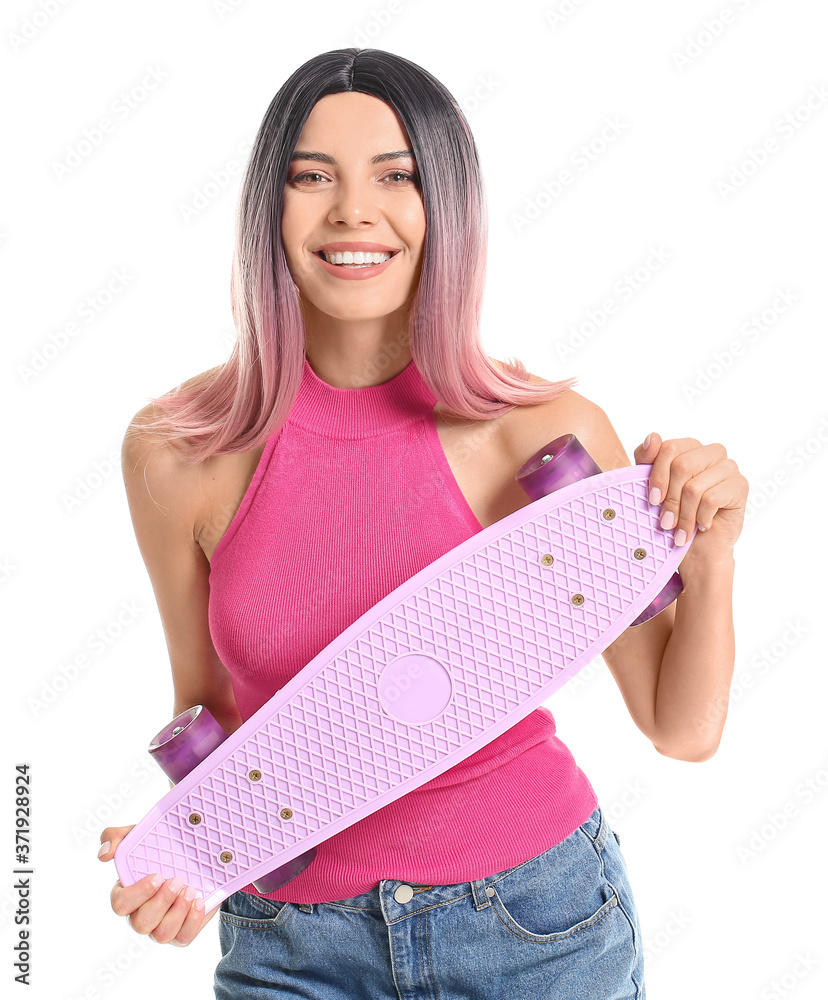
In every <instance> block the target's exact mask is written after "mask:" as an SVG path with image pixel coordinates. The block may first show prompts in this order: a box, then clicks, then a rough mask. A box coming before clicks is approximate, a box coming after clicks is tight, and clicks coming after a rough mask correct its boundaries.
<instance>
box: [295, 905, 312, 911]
mask: <svg viewBox="0 0 828 1000" xmlns="http://www.w3.org/2000/svg"><path fill="white" fill-rule="evenodd" d="M296 905H297V907H298V908H299V909H300V910H302V911H303V912H304V913H313V907H314V904H313V903H297V904H296Z"/></svg>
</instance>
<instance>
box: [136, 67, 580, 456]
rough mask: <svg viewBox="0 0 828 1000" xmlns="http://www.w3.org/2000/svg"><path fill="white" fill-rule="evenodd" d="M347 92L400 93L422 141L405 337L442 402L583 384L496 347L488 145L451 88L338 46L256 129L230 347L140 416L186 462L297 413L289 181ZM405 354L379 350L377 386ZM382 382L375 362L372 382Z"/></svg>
mask: <svg viewBox="0 0 828 1000" xmlns="http://www.w3.org/2000/svg"><path fill="white" fill-rule="evenodd" d="M343 91H360V92H362V93H365V94H371V95H373V96H374V97H378V98H379V99H380V100H382V101H384V102H385V103H386V104H388V105H389V106H390V107H391V108H392V109H393V110H394V111H395V112H396V114H397V115H398V116H399V119H400V122H401V124H402V127H403V128H404V129H405V131H406V132H407V133H408V137H409V140H410V144H411V149H412V150H413V152H414V157H415V161H416V164H417V170H418V173H419V177H420V186H421V193H422V198H423V204H424V208H425V217H426V238H425V245H424V248H423V262H422V270H421V273H420V281H419V285H418V287H417V290H416V292H415V294H414V297H413V299H412V302H411V306H410V310H409V318H408V329H407V331H406V334H407V337H408V343H409V349H410V351H411V356H412V358H413V361H414V364H415V365H416V366H417V368H418V369H419V371H420V372H421V374H422V376H423V379H424V380H425V382H426V383H427V384H428V386H429V388H430V389H431V391H432V392H433V393H434V395H435V396H436V397H437V399H438V400H439V401H440V402H441V403H442V404H443V406H444V407H446V409H447V410H449V411H450V412H452V413H455V414H457V415H458V416H461V417H464V418H466V419H474V420H488V419H491V418H493V417H497V416H500V415H501V414H502V413H504V412H506V411H507V410H509V409H511V408H512V407H513V406H521V405H529V404H537V403H541V402H545V401H547V400H551V399H555V398H557V397H559V396H562V395H564V393H565V392H566V391H567V390H568V389H570V388H571V387H572V385H573V384H575V383H576V382H577V378H575V377H572V378H568V379H564V380H562V381H560V382H548V381H545V380H544V381H536V382H531V381H529V374H528V372H527V370H526V368H525V367H524V365H523V364H522V363H521V362H520V361H517V360H514V359H510V360H509V361H506V362H501V363H500V364H501V365H502V368H501V367H498V366H497V365H496V364H495V363H493V361H492V360H491V359H490V358H489V357H488V356H487V355H486V354H485V353H484V351H483V348H482V345H481V343H480V312H481V303H482V299H483V290H484V279H485V271H486V243H487V239H488V225H487V209H486V201H485V194H484V187H483V180H482V177H481V174H480V164H479V160H478V154H477V147H476V145H475V142H474V138H473V136H472V134H471V130H470V129H469V126H468V123H467V121H466V118H465V116H464V115H463V112H462V110H461V109H460V107H459V106H458V104H457V102H456V101H455V100H454V98H453V97H452V95H451V94H450V93H449V92H448V90H447V89H446V88H445V87H444V86H443V85H442V84H441V83H440V82H439V81H438V80H437V79H435V77H433V76H432V75H431V74H430V73H428V72H427V71H426V70H424V69H422V68H421V67H420V66H418V65H417V64H416V63H413V62H411V61H409V60H408V59H404V58H403V57H402V56H399V55H395V54H393V53H391V52H386V51H383V50H381V49H359V48H345V49H334V50H332V51H330V52H324V53H322V54H321V55H318V56H315V57H314V58H313V59H309V60H308V61H307V62H305V63H304V64H303V65H302V66H300V67H299V68H298V69H297V70H295V71H294V73H293V74H292V75H291V76H290V77H289V78H288V80H287V81H286V82H285V83H284V84H283V86H282V87H281V89H280V90H279V92H278V93H277V94H276V96H275V97H274V98H273V100H272V101H271V103H270V106H269V107H268V109H267V112H266V113H265V116H264V119H263V120H262V123H261V125H260V127H259V131H258V133H257V135H256V139H255V142H254V144H253V148H252V150H251V153H250V160H249V163H248V165H247V170H246V172H245V175H244V180H243V182H242V188H241V193H240V196H239V202H238V208H237V212H236V232H235V248H234V255H233V266H232V279H231V297H232V313H233V319H234V322H235V325H236V330H237V333H238V337H237V339H236V342H235V344H234V346H233V350H232V352H231V354H230V357H229V358H228V360H227V361H226V362H225V363H224V364H222V365H219V366H218V367H217V368H213V369H211V370H210V371H209V372H206V373H203V374H202V375H200V376H197V377H196V378H194V379H190V380H189V382H186V383H182V384H181V385H179V386H177V387H176V388H175V389H173V390H171V391H170V392H168V393H165V394H164V395H162V396H159V397H155V398H153V399H151V403H153V404H155V415H154V416H153V418H152V419H149V420H145V421H143V422H142V423H141V425H140V426H141V427H143V428H144V429H147V428H151V429H153V430H156V431H159V432H161V433H162V434H163V435H164V436H167V437H169V438H171V439H173V440H174V441H175V442H176V444H178V445H183V444H184V442H186V443H187V449H186V451H185V453H184V457H185V459H186V460H187V461H193V462H199V461H202V460H204V459H206V458H207V457H209V456H210V455H213V454H226V453H232V452H243V451H251V450H252V449H254V448H256V447H257V446H258V445H260V444H263V443H264V442H265V441H266V440H267V438H268V437H269V436H270V435H271V434H273V433H274V432H275V431H277V430H278V429H279V428H280V427H281V425H282V424H283V423H284V421H285V420H286V419H287V417H288V414H289V413H290V410H291V407H292V405H293V401H294V400H295V398H296V394H297V392H298V390H299V385H300V382H301V379H302V369H303V363H304V362H303V357H304V350H305V329H304V319H303V316H302V310H301V304H300V299H299V292H298V290H297V288H296V286H295V285H294V283H293V279H292V277H291V274H290V271H289V270H288V266H287V261H286V258H285V253H284V248H283V245H282V234H281V216H282V196H283V189H284V186H285V182H286V179H287V175H288V171H289V169H290V157H291V154H292V153H293V151H294V149H295V148H296V144H297V142H298V139H299V135H300V133H301V131H302V128H303V126H304V124H305V121H306V120H307V117H308V115H309V114H310V113H311V111H312V109H313V107H314V105H315V104H316V103H317V101H319V100H320V99H321V98H322V97H324V96H326V95H327V94H336V93H341V92H343ZM393 360H394V359H393V357H390V356H388V355H387V354H386V356H385V357H384V358H383V357H379V356H378V357H377V359H376V365H375V366H374V367H375V369H376V371H375V373H374V374H373V383H376V381H377V378H376V374H377V373H381V371H382V369H383V367H387V366H388V365H389V364H390V363H391V362H393ZM371 379H372V376H371V374H370V373H368V372H366V384H372V383H371ZM130 426H131V427H132V426H138V425H137V424H134V423H133V424H131V425H130Z"/></svg>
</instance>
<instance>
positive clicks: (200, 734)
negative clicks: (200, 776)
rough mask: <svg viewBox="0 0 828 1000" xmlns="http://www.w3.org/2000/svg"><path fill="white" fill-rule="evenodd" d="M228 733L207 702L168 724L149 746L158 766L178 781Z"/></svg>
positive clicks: (173, 780)
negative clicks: (208, 707) (207, 706)
mask: <svg viewBox="0 0 828 1000" xmlns="http://www.w3.org/2000/svg"><path fill="white" fill-rule="evenodd" d="M226 739H227V733H225V731H224V730H223V729H222V728H221V726H220V725H219V724H218V723H217V722H216V720H215V719H214V718H213V716H212V715H211V714H210V713H209V712H208V711H207V709H206V708H205V707H204V706H203V705H195V706H194V707H193V708H188V709H187V711H186V712H182V713H181V714H180V715H176V717H175V718H174V719H173V720H172V722H170V723H168V724H167V725H166V726H164V728H163V729H162V730H161V732H160V733H158V734H157V735H156V736H155V737H154V738H153V740H152V742H151V743H150V745H149V747H147V749H148V750H149V752H150V753H151V754H152V756H153V757H154V758H155V760H156V762H157V764H158V766H159V767H160V768H161V770H162V771H163V772H164V774H166V775H167V777H168V778H169V779H170V780H171V781H172V782H173V783H174V784H176V785H177V784H178V782H179V781H181V779H182V778H183V777H184V775H185V774H189V773H190V771H192V769H193V768H194V767H195V766H196V764H200V763H201V762H202V761H203V760H204V758H205V757H208V756H209V755H210V754H211V753H212V752H213V751H214V750H215V749H216V747H217V746H219V744H221V743H223V742H224V741H225V740H226Z"/></svg>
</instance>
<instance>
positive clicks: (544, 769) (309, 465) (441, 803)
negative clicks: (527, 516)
mask: <svg viewBox="0 0 828 1000" xmlns="http://www.w3.org/2000/svg"><path fill="white" fill-rule="evenodd" d="M436 402H437V399H436V397H435V396H434V394H433V392H432V391H431V390H430V389H429V387H428V386H427V384H426V383H425V381H424V379H423V377H422V375H421V374H420V371H419V370H418V368H417V367H416V365H415V363H414V361H413V360H412V361H410V362H409V363H408V364H407V365H406V367H405V368H403V369H402V371H400V372H399V373H398V374H397V375H395V376H394V377H393V378H391V379H389V380H388V381H386V382H383V383H381V384H379V385H371V386H365V387H362V388H356V389H343V388H337V387H335V386H332V385H329V384H328V383H326V382H324V381H323V380H322V379H320V378H319V376H318V375H317V374H316V373H315V372H314V370H313V368H312V367H311V366H310V364H309V362H308V359H307V357H305V359H304V362H303V373H302V380H301V384H300V388H299V390H298V394H297V397H296V399H295V401H294V403H293V406H292V408H291V412H290V414H289V416H288V419H287V421H286V422H285V423H284V424H283V425H282V427H280V428H279V429H278V430H277V431H276V432H275V433H274V434H273V435H272V436H271V437H270V438H268V440H267V442H266V444H265V447H264V450H263V452H262V455H261V458H260V460H259V463H258V465H257V467H256V470H255V472H254V475H253V478H252V480H251V482H250V485H249V487H248V489H247V491H246V492H245V494H244V497H243V499H242V502H241V504H240V506H239V508H238V510H237V511H236V513H235V515H234V517H233V519H232V521H231V523H230V525H229V527H228V529H227V531H226V532H225V534H224V535H223V536H222V538H221V540H220V541H219V543H218V545H217V547H216V549H215V551H214V553H213V557H212V561H211V567H210V595H209V608H208V614H209V627H210V634H211V636H212V639H213V644H214V646H215V649H216V652H217V653H218V655H219V658H220V659H221V661H222V663H223V664H224V666H225V667H226V668H227V670H228V672H229V674H230V677H231V680H232V685H233V692H234V695H235V699H236V703H237V706H238V708H239V712H240V714H241V717H242V719H243V720H246V719H248V718H249V717H250V716H251V715H253V714H254V713H255V712H256V711H257V710H258V709H259V708H260V707H261V706H262V705H263V704H264V703H265V702H266V701H267V700H268V699H269V698H270V697H271V696H272V695H273V694H274V693H275V692H276V691H278V690H279V689H280V688H281V687H283V686H284V685H285V684H286V683H287V682H288V681H289V680H290V679H291V678H292V677H293V676H294V675H295V674H296V673H298V672H299V671H300V670H301V669H302V668H303V667H304V666H305V665H306V664H307V663H308V662H310V660H312V659H313V657H314V656H316V654H317V653H318V652H319V651H320V650H321V649H323V648H324V647H325V646H326V645H327V644H328V643H329V642H331V640H333V639H334V638H335V637H336V636H337V635H339V634H340V633H341V632H343V631H344V630H345V629H346V628H347V627H348V626H349V625H350V624H352V622H354V621H355V620H356V619H357V618H358V617H359V616H360V615H362V614H364V612H366V611H367V610H368V609H369V608H371V607H372V606H373V605H374V604H376V603H377V602H378V601H380V600H381V599H382V598H383V597H385V596H386V595H387V594H388V593H390V592H391V591H392V590H394V589H395V588H396V587H398V586H399V585H400V584H402V583H403V582H405V580H407V579H409V578H410V577H411V576H413V575H414V573H416V572H418V571H419V570H421V569H423V568H424V567H425V566H427V565H428V564H429V563H431V562H433V561H434V560H435V559H437V558H438V557H439V556H441V555H443V554H444V553H445V552H447V551H448V550H449V549H451V548H453V547H455V546H456V545H459V544H460V542H462V541H464V540H465V539H467V538H469V537H471V535H473V534H475V533H476V532H478V531H480V530H481V529H482V525H481V523H480V521H479V520H478V519H477V517H476V516H475V514H474V512H473V511H472V509H471V507H470V506H469V504H468V502H467V501H466V499H465V497H464V496H463V494H462V492H461V491H460V487H459V486H458V484H457V481H456V479H455V478H454V475H453V473H452V471H451V467H450V466H449V463H448V460H447V458H446V455H445V452H444V451H443V447H442V443H441V441H440V438H439V435H438V433H437V425H436V421H435V415H434V406H435V404H436ZM555 733H556V728H555V721H554V718H553V716H552V714H551V712H550V711H549V709H547V708H546V707H541V708H538V709H536V710H535V711H533V712H531V713H530V714H529V715H528V716H526V717H525V718H524V719H522V720H521V721H520V722H519V723H517V724H516V725H515V726H513V727H512V728H511V729H508V730H506V732H504V733H502V734H501V735H500V736H499V737H497V738H495V739H494V740H492V741H491V742H490V743H488V744H487V745H486V746H484V747H482V748H480V749H479V750H478V751H477V752H475V753H473V754H471V755H470V756H469V757H467V758H466V759H465V760H464V761H461V762H460V763H459V764H458V765H456V766H455V767H452V768H450V769H449V770H447V771H444V772H443V773H442V774H441V775H438V776H437V777H436V778H434V779H433V780H431V781H428V782H426V783H424V784H422V785H420V787H419V788H416V789H414V790H413V791H411V792H409V793H407V794H406V795H403V796H401V797H400V798H398V799H395V800H394V801H393V802H391V803H389V804H388V805H386V806H384V807H382V808H380V809H378V810H376V811H375V812H373V813H371V814H370V815H369V816H366V817H364V818H363V819H361V820H358V821H357V822H356V823H354V824H352V825H351V826H350V827H347V828H346V829H344V830H342V831H340V832H339V833H338V834H335V835H334V836H333V837H331V838H330V839H328V840H326V841H324V842H323V843H321V844H319V845H318V847H317V855H316V858H315V860H314V861H313V863H312V864H311V865H310V866H309V867H308V868H306V869H305V871H303V872H302V873H301V875H298V876H297V877H296V878H295V879H293V880H292V881H291V882H289V883H288V884H287V885H285V886H283V887H282V888H281V889H279V890H278V891H277V892H273V893H268V894H265V895H266V897H267V898H271V899H278V900H285V901H288V902H293V903H297V904H307V903H317V902H320V903H321V902H332V901H335V900H340V899H346V898H350V897H353V896H355V895H357V894H359V893H363V892H366V891H367V890H369V889H371V888H373V887H374V886H376V885H377V884H378V882H379V880H380V879H383V878H399V879H405V880H409V881H412V880H413V881H414V882H416V883H418V884H422V885H426V884H428V885H433V884H454V883H456V882H460V881H465V880H467V879H469V880H470V879H475V878H482V877H483V876H485V875H488V874H492V873H494V872H498V871H502V870H504V869H505V868H508V867H511V866H513V865H515V864H518V863H520V862H522V861H526V860H528V859H529V858H531V857H534V856H535V855H537V854H538V853H540V852H541V851H545V850H547V849H548V848H549V847H551V846H552V845H553V844H556V843H558V842H559V841H560V840H563V839H564V837H567V836H569V834H570V833H572V831H573V830H575V829H576V828H577V827H578V826H580V824H581V823H583V822H584V821H585V820H586V818H587V817H588V816H589V815H590V814H591V813H592V811H593V810H594V809H595V806H596V805H597V797H596V795H595V792H594V790H593V788H592V785H591V784H590V782H589V780H588V779H587V777H586V775H585V774H584V773H583V772H582V771H581V770H580V768H579V767H578V766H577V765H576V763H575V761H574V759H573V757H572V755H571V753H570V751H569V750H568V749H567V748H566V746H565V745H564V744H563V743H562V742H561V741H560V740H559V739H558V738H557V736H556V735H555ZM244 891H245V892H249V893H252V894H254V895H262V894H261V893H258V892H257V890H256V889H255V888H254V887H253V886H252V884H251V885H248V886H245V888H244Z"/></svg>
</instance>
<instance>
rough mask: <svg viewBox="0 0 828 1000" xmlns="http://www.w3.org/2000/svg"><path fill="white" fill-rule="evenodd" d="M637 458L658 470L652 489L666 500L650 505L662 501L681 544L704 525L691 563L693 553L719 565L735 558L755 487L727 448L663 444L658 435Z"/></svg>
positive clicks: (680, 441)
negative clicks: (746, 509) (751, 493)
mask: <svg viewBox="0 0 828 1000" xmlns="http://www.w3.org/2000/svg"><path fill="white" fill-rule="evenodd" d="M633 454H634V457H635V464H636V465H642V464H652V466H653V468H652V471H651V473H650V479H649V485H650V489H651V491H652V490H654V489H655V490H659V491H660V493H661V496H660V498H659V497H657V496H655V495H654V494H652V493H651V495H650V503H661V505H662V511H661V517H660V522H661V523H662V527H664V528H665V529H667V530H670V529H672V530H673V532H674V534H673V538H674V540H675V543H676V545H684V544H685V542H686V541H687V539H688V538H690V536H691V535H692V533H693V528H694V527H695V525H696V524H698V526H699V533H698V534H697V535H696V537H695V539H694V540H693V544H692V545H691V546H690V548H689V549H688V550H687V555H686V556H685V559H687V557H688V556H689V555H690V553H691V552H692V553H693V555H694V558H695V559H698V558H709V559H712V560H714V561H715V560H716V559H722V558H724V557H729V556H731V555H732V553H733V547H734V545H735V544H736V539H737V538H738V537H739V535H740V534H741V531H742V525H743V524H744V520H745V507H746V504H747V496H748V488H749V486H750V484H749V483H748V481H747V479H745V477H744V476H743V475H742V474H741V473H740V472H739V469H738V467H737V465H736V463H735V462H734V461H733V459H732V458H728V457H727V451H726V449H725V446H724V445H722V444H702V443H701V442H700V441H697V440H696V439H695V438H670V439H669V440H667V441H663V440H662V439H661V437H660V436H659V435H658V434H656V433H653V434H651V435H650V440H649V442H648V446H647V448H646V450H645V448H644V445H643V444H640V445H639V446H638V447H637V448H636V449H635V452H634V453H633ZM670 516H672V517H673V521H672V523H671V522H670V521H669V518H670ZM682 532H683V533H684V534H683V536H682V534H681V533H682Z"/></svg>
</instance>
